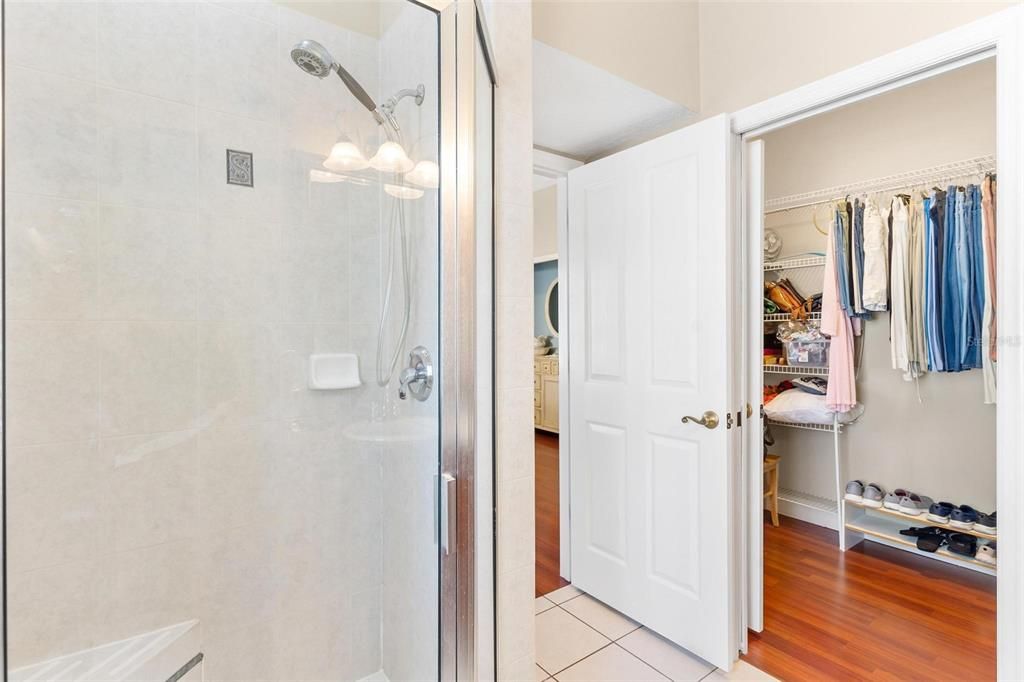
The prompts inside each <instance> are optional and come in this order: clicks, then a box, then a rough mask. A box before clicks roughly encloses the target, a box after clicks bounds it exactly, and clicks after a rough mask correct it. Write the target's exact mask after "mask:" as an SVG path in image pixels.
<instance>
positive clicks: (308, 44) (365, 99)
mask: <svg viewBox="0 0 1024 682" xmlns="http://www.w3.org/2000/svg"><path fill="white" fill-rule="evenodd" d="M291 54H292V61H293V62H295V65H296V66H298V67H299V68H300V69H302V70H303V71H305V72H306V73H308V74H309V75H310V76H316V77H317V78H327V76H329V75H331V71H334V72H336V73H337V74H338V78H340V79H341V82H342V83H344V84H345V87H347V88H348V89H349V92H351V93H352V94H353V95H354V96H355V98H356V99H357V100H359V102H360V103H361V104H362V105H363V106H364V107H366V108H367V109H368V110H369V111H370V113H371V114H373V118H374V119H376V121H377V123H384V117H383V116H381V113H380V112H379V111H378V110H377V104H376V102H374V101H373V98H372V97H370V95H369V94H367V92H366V89H365V88H363V86H362V85H360V84H359V81H357V80H356V79H355V77H354V76H353V75H352V74H350V73H349V72H348V71H346V70H345V68H344V67H343V66H342V65H341V64H339V63H338V62H336V61H334V57H332V56H331V53H330V52H328V51H327V48H326V47H324V46H323V45H321V44H320V43H318V42H316V41H315V40H303V41H302V42H300V43H298V44H297V45H296V46H295V47H293V48H292V53H291Z"/></svg>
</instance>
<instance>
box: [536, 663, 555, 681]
mask: <svg viewBox="0 0 1024 682" xmlns="http://www.w3.org/2000/svg"><path fill="white" fill-rule="evenodd" d="M533 667H534V668H536V669H537V682H544V680H547V679H551V676H550V675H548V673H547V671H546V670H544V668H542V667H540V666H539V665H534V666H533Z"/></svg>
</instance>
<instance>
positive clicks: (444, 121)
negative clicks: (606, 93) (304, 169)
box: [411, 0, 495, 680]
mask: <svg viewBox="0 0 1024 682" xmlns="http://www.w3.org/2000/svg"><path fill="white" fill-rule="evenodd" d="M411 1H412V2H417V0H411ZM419 4H422V5H423V6H425V7H428V8H430V9H433V10H434V11H436V12H437V13H438V18H439V31H440V41H439V45H440V49H439V55H438V57H439V67H440V112H439V114H440V137H441V139H440V164H439V165H440V168H441V183H440V220H441V230H440V238H441V243H440V254H441V256H440V258H441V262H440V273H441V276H440V330H441V333H440V337H441V338H440V343H439V348H440V358H439V364H440V371H439V379H440V382H439V383H440V396H439V403H440V411H441V413H440V422H441V423H440V433H441V438H440V447H441V470H440V473H441V474H442V476H440V477H439V479H443V478H444V474H449V475H451V476H453V477H454V478H455V496H454V505H453V507H454V515H452V514H451V510H449V514H448V516H449V520H450V523H449V528H446V529H445V528H442V529H439V531H440V532H441V533H446V532H450V533H451V534H452V535H453V536H454V543H451V545H452V547H453V549H451V550H450V551H449V552H448V553H447V554H446V553H444V552H441V553H440V583H441V584H440V622H439V634H440V661H439V679H441V680H474V679H478V678H479V677H482V678H484V679H494V675H495V671H494V670H493V666H494V661H493V660H482V659H481V660H478V657H477V654H478V652H477V647H476V638H477V635H478V633H477V628H476V623H477V614H478V609H479V606H480V604H478V603H477V599H478V588H479V587H480V586H479V585H478V584H477V579H476V575H477V561H478V559H479V556H478V552H479V551H481V548H479V547H477V538H478V528H477V527H476V523H475V517H476V503H477V494H476V490H477V482H476V478H475V473H476V458H477V454H478V453H477V443H476V438H477V433H476V424H477V416H478V415H477V404H478V402H477V395H476V378H477V372H478V371H484V372H490V371H491V368H490V366H489V365H488V366H487V367H478V366H477V357H476V344H477V333H478V329H477V325H478V320H477V315H476V309H477V307H476V306H477V296H478V295H480V296H487V297H488V298H489V297H490V296H491V292H490V291H488V292H478V291H477V279H476V273H477V269H476V250H477V241H476V240H477V237H476V226H477V221H476V201H475V200H476V186H475V185H476V168H475V164H476V149H475V140H476V132H477V125H476V120H475V117H476V109H475V104H476V95H477V93H476V88H477V84H476V73H475V55H476V52H475V50H476V48H477V45H478V44H479V45H480V47H481V48H482V50H483V52H484V54H485V56H486V57H487V60H488V68H489V70H490V76H491V84H492V88H493V87H494V84H495V79H494V68H493V64H494V59H493V54H492V52H491V45H490V42H489V40H488V39H487V37H486V36H487V31H486V27H485V23H484V17H483V14H482V12H481V11H480V7H479V6H478V5H477V4H476V3H475V2H474V0H419ZM492 115H493V114H492ZM490 224H492V226H493V223H490ZM490 331H491V330H485V333H490ZM486 404H488V405H490V404H491V402H490V401H486ZM488 451H489V452H492V450H491V449H490V448H488ZM439 498H440V496H439ZM492 499H493V498H492ZM490 503H491V500H487V501H485V504H490ZM488 516H489V517H490V518H493V514H490V515H488ZM483 551H487V552H490V551H492V550H491V549H490V547H489V546H488V547H487V548H485V549H484V550H483ZM485 592H487V593H488V594H491V593H490V591H489V590H486V591H485ZM485 611H486V612H487V613H490V614H491V618H493V613H494V611H493V601H492V603H491V604H490V608H488V609H485ZM493 650H494V649H493V647H491V651H493Z"/></svg>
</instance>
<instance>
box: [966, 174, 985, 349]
mask: <svg viewBox="0 0 1024 682" xmlns="http://www.w3.org/2000/svg"><path fill="white" fill-rule="evenodd" d="M967 191H968V192H969V193H970V195H971V215H970V218H971V221H970V225H971V232H970V237H971V266H972V267H971V338H970V339H969V340H968V341H969V343H970V348H971V353H970V361H971V362H970V366H971V367H973V368H976V369H981V366H982V361H981V360H982V345H981V338H982V331H983V329H982V326H983V325H982V316H983V313H984V310H985V250H984V249H985V247H984V244H983V240H984V238H985V236H984V234H983V233H982V225H981V211H982V206H981V187H980V186H978V185H971V186H970V187H968V188H967Z"/></svg>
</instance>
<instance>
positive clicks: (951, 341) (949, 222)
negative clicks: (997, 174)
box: [941, 186, 963, 372]
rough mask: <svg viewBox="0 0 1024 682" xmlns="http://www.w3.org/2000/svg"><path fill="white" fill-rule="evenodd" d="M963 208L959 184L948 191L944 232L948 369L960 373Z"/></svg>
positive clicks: (944, 328) (944, 322)
mask: <svg viewBox="0 0 1024 682" xmlns="http://www.w3.org/2000/svg"><path fill="white" fill-rule="evenodd" d="M962 208H963V197H962V196H960V197H959V198H958V194H957V189H956V187H952V186H950V187H949V188H948V189H947V190H946V225H945V232H944V235H943V236H944V241H945V244H944V245H943V262H944V268H943V271H942V285H943V286H942V314H941V319H942V338H943V345H944V356H945V362H944V364H945V371H947V372H959V371H961V370H962V369H963V365H962V363H961V362H960V358H961V350H962V349H961V345H960V329H959V326H960V320H961V318H962V315H961V312H962V307H963V304H962V299H961V286H960V275H959V272H960V259H959V256H958V250H957V246H958V244H961V243H962V239H961V238H960V233H961V232H962V230H963V224H962V223H963V220H962V216H961V214H960V211H961V210H962Z"/></svg>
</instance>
